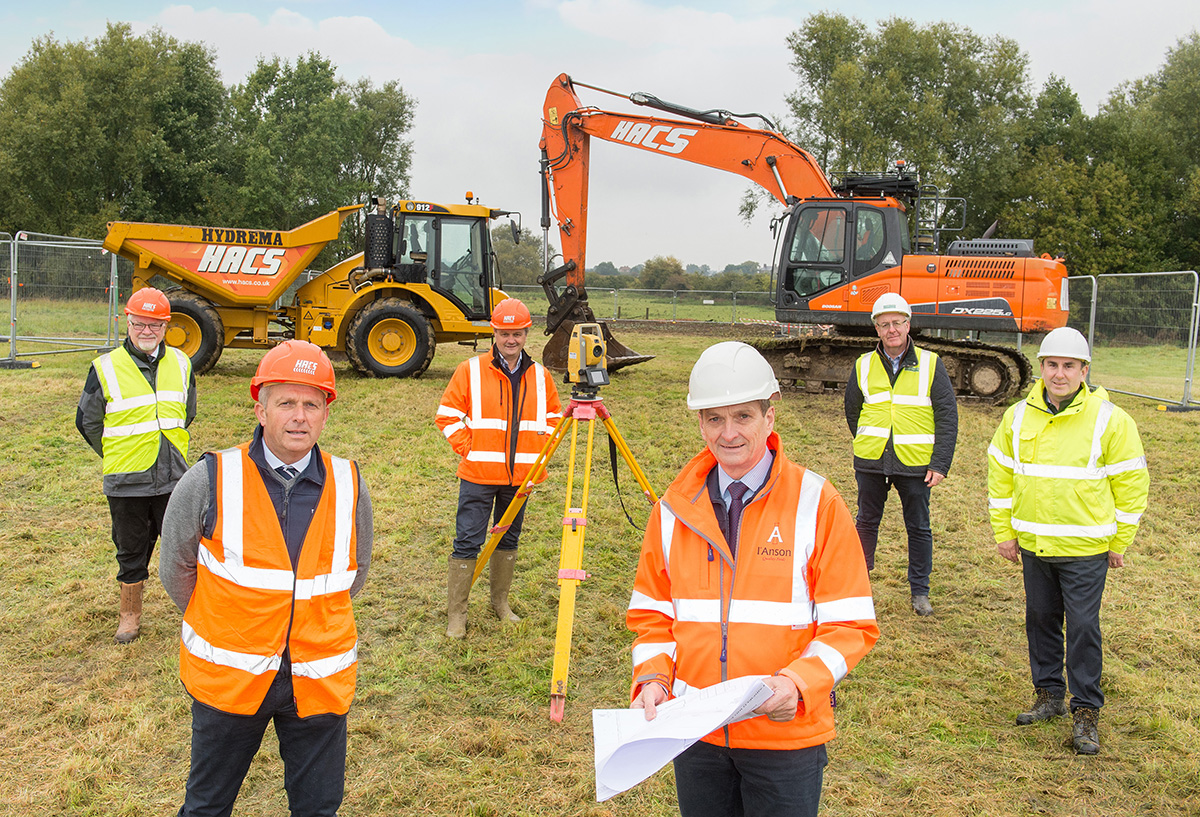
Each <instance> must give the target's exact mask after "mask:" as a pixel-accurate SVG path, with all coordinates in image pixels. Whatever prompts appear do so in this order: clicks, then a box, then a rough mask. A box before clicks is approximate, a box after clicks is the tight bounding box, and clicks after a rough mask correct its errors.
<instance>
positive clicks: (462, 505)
mask: <svg viewBox="0 0 1200 817" xmlns="http://www.w3.org/2000/svg"><path fill="white" fill-rule="evenodd" d="M516 495H517V486H515V485H478V484H476V483H474V482H467V481H466V480H465V479H460V480H459V481H458V513H457V515H456V516H455V518H454V552H453V553H452V554H451V555H452V556H453V557H454V558H455V559H474V558H475V557H477V556H478V555H479V551H480V550H481V549H482V548H483V543H484V542H486V541H487V538H488V528H489V527H490V525H489V524H488V518H489V517H490V518H492V519H493V520H494V521H493V524H494V523H495V522H499V521H500V518H501V517H502V516H504V512H505V511H506V510H508V504H509V503H510V502H512V499H513V497H514V496H516ZM524 521H525V505H522V506H521V512H520V513H518V514H517V517H516V519H514V520H513V521H512V525H511V526H510V527H509V529H508V530H507V531H506V532H505V533H504V536H502V537H501V538H500V543H499V544H498V545H496V550H516V549H517V539H518V538H520V536H521V524H522V523H523V522H524Z"/></svg>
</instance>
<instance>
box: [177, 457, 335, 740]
mask: <svg viewBox="0 0 1200 817" xmlns="http://www.w3.org/2000/svg"><path fill="white" fill-rule="evenodd" d="M216 456H217V467H216V474H217V479H216V485H215V486H214V488H213V490H214V493H215V499H216V503H217V504H216V523H215V525H214V527H213V534H212V538H204V537H202V538H201V540H200V549H199V553H198V557H197V561H196V588H195V590H194V591H193V593H192V597H191V600H190V601H189V602H188V606H187V611H186V612H185V613H184V616H183V635H182V644H181V645H180V649H179V674H180V678H181V679H182V680H183V683H184V686H185V687H187V690H188V692H189V693H190V694H191V695H192V696H193V697H194V698H196V700H198V701H200V702H201V703H204V704H207V705H209V706H211V707H214V708H216V709H219V710H221V711H223V712H230V713H233V714H238V715H250V714H253V713H254V712H255V711H257V710H258V707H259V705H260V704H261V703H262V701H263V699H264V698H265V697H266V694H267V690H268V689H269V688H270V686H271V682H272V681H273V680H274V678H275V675H276V673H277V672H278V671H279V669H280V666H281V665H282V662H283V653H284V649H285V648H286V649H287V650H288V655H289V658H290V661H291V672H292V687H293V690H294V692H295V696H296V711H297V714H299V716H300V717H302V718H303V717H308V716H309V715H320V714H325V713H333V714H339V715H340V714H344V713H345V712H347V711H348V710H349V709H350V702H351V701H352V700H353V699H354V684H355V674H356V671H357V662H358V635H357V630H356V629H355V625H354V613H353V611H352V609H351V605H350V586H351V584H352V583H353V582H354V577H355V575H356V573H357V569H358V565H357V563H356V559H355V552H356V531H355V522H354V520H355V507H356V505H357V501H358V468H357V466H356V465H355V464H354V463H353V462H352V461H350V460H344V459H341V458H339V457H333V456H330V455H329V454H326V453H324V452H322V453H321V456H322V458H323V461H324V464H325V472H326V474H327V477H326V480H325V487H324V490H323V491H322V493H321V498H320V500H319V501H318V502H317V507H316V510H315V511H314V513H313V516H312V522H311V523H310V524H309V527H308V533H307V535H306V536H305V538H304V544H303V546H302V547H301V549H300V556H299V560H298V563H297V565H296V568H295V570H293V569H292V563H291V558H290V557H289V556H288V550H287V544H286V543H285V541H284V538H283V532H282V530H281V528H280V523H279V516H278V514H277V512H276V510H275V507H274V505H273V504H272V502H271V498H270V496H269V495H268V494H267V489H266V486H265V485H264V484H263V481H262V476H261V475H260V474H259V471H258V466H257V465H255V463H254V461H253V460H251V459H250V456H249V443H246V444H244V445H241V446H238V447H237V448H231V449H228V450H226V451H222V452H220V453H219V454H217V455H216Z"/></svg>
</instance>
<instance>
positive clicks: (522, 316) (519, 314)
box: [492, 298, 533, 329]
mask: <svg viewBox="0 0 1200 817" xmlns="http://www.w3.org/2000/svg"><path fill="white" fill-rule="evenodd" d="M531 326H533V318H532V317H530V315H529V307H527V306H525V304H523V303H521V302H520V301H518V300H517V299H516V298H505V299H504V300H503V301H501V302H500V303H498V304H496V307H495V309H493V310H492V328H493V329H528V328H529V327H531Z"/></svg>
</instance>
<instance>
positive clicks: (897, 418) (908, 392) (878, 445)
mask: <svg viewBox="0 0 1200 817" xmlns="http://www.w3.org/2000/svg"><path fill="white" fill-rule="evenodd" d="M913 351H914V352H915V353H916V355H917V370H916V371H912V370H910V369H903V368H902V369H901V370H900V373H899V374H898V375H897V376H896V383H895V384H894V385H893V384H892V380H891V378H890V377H889V376H888V371H887V366H886V364H885V363H884V362H883V361H882V360H881V359H880V356H879V355H878V354H877V353H876V351H875V350H874V349H872V350H871V351H870V352H867V353H866V354H864V355H863V356H862V357H860V358H859V359H858V360H857V361H855V363H854V378H855V380H857V381H858V387H859V390H860V391H861V392H862V395H863V407H862V413H861V414H859V416H858V428H857V431H856V432H855V434H854V454H855V456H857V457H861V458H862V459H864V460H877V459H879V458H880V457H881V456H883V450H884V448H885V447H886V446H887V441H888V438H889V437H892V438H893V442H894V445H895V451H896V458H897V459H898V460H900V462H902V463H904V464H905V465H909V466H919V465H929V460H930V458H931V457H932V455H933V434H934V424H933V401H932V400H931V399H930V397H929V390H930V386H931V385H932V383H933V375H934V372H935V371H936V370H937V359H938V358H937V355H936V354H934V353H933V352H930V351H929V350H927V349H918V348H915V347H914V349H913Z"/></svg>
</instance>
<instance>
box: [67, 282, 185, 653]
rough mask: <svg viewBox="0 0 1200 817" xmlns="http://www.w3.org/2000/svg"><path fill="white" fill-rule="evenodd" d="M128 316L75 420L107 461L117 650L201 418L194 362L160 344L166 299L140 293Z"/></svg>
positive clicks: (136, 612) (136, 609) (136, 613)
mask: <svg viewBox="0 0 1200 817" xmlns="http://www.w3.org/2000/svg"><path fill="white" fill-rule="evenodd" d="M125 317H126V323H127V324H128V337H126V339H125V342H124V343H123V344H122V345H121V346H120V347H119V348H117V349H114V350H113V351H111V352H109V353H108V354H104V355H101V356H100V357H98V358H96V359H95V360H94V361H93V362H92V367H91V369H90V370H89V371H88V376H87V382H85V383H84V386H83V394H82V395H81V396H80V398H79V409H78V411H77V412H76V414H75V426H76V428H78V429H79V433H80V434H82V435H83V439H84V440H86V441H87V443H88V445H90V446H91V447H92V448H94V449H95V451H96V453H97V454H99V455H100V456H101V457H102V458H103V460H104V465H103V469H104V494H105V496H107V497H108V508H109V513H110V514H111V516H112V539H113V542H114V543H115V544H116V546H117V581H118V582H120V585H121V608H120V620H119V624H118V627H117V633H116V636H115V637H114V640H115V641H116V643H118V644H128V643H129V642H131V641H133V640H134V639H135V638H137V637H138V632H139V631H140V629H141V621H142V589H143V587H144V586H145V583H146V579H147V578H148V577H149V575H150V574H149V571H148V569H147V568H148V566H149V564H150V554H151V553H153V552H154V543H155V541H156V540H157V539H158V534H159V532H160V531H161V530H162V521H163V514H164V513H165V512H166V509H167V500H168V499H170V498H171V491H172V490H173V489H174V488H175V483H177V482H178V481H179V478H180V477H182V476H183V474H184V472H185V471H187V450H188V432H187V427H188V426H189V425H191V423H192V420H193V419H194V418H195V416H196V378H195V375H194V374H193V373H192V363H191V361H190V360H189V359H188V356H187V355H185V354H184V353H183V352H181V351H179V350H178V349H174V348H172V347H170V346H167V345H166V343H165V342H164V340H163V338H164V337H165V336H166V334H167V323H168V321H169V320H170V318H171V303H170V301H168V300H167V296H166V295H164V294H163V293H162V292H160V291H159V290H157V289H154V288H153V287H144V288H142V289H139V290H138V291H137V292H135V293H133V295H132V296H131V297H130V299H129V302H128V303H127V304H126V305H125Z"/></svg>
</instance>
